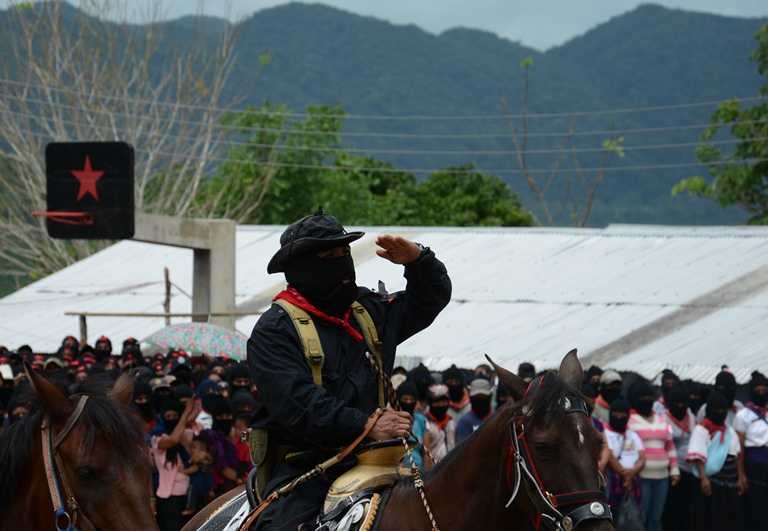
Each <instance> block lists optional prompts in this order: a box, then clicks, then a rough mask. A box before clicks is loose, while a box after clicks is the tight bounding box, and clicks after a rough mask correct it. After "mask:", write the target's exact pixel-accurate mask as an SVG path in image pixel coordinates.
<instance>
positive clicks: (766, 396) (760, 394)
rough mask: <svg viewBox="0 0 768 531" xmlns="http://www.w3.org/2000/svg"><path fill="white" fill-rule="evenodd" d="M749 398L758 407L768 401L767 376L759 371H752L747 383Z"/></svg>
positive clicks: (763, 405)
mask: <svg viewBox="0 0 768 531" xmlns="http://www.w3.org/2000/svg"><path fill="white" fill-rule="evenodd" d="M749 387H750V390H749V398H750V400H752V403H753V404H755V405H756V406H758V407H765V405H766V404H767V403H768V392H766V391H768V378H766V377H765V376H763V375H762V374H760V373H759V372H757V371H756V372H754V373H752V381H750V383H749Z"/></svg>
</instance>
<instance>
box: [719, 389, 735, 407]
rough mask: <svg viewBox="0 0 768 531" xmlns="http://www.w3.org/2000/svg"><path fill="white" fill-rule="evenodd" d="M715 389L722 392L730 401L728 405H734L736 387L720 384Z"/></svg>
mask: <svg viewBox="0 0 768 531" xmlns="http://www.w3.org/2000/svg"><path fill="white" fill-rule="evenodd" d="M715 390H716V391H718V392H720V393H722V395H723V396H724V397H725V399H726V400H727V401H728V407H731V406H733V401H734V400H735V399H736V388H735V387H731V386H730V385H729V386H725V385H718V386H717V387H715Z"/></svg>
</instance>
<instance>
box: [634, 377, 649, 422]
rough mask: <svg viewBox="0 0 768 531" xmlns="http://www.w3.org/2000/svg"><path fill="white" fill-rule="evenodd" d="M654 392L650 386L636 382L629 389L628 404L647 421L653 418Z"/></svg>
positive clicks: (639, 381) (643, 381)
mask: <svg viewBox="0 0 768 531" xmlns="http://www.w3.org/2000/svg"><path fill="white" fill-rule="evenodd" d="M653 402H654V392H653V387H651V384H649V383H648V382H646V381H645V380H637V381H636V382H635V383H633V384H632V385H631V386H630V388H629V403H630V404H631V405H632V409H634V410H635V411H636V412H637V413H638V414H639V415H641V416H642V417H645V418H646V419H649V418H651V417H653Z"/></svg>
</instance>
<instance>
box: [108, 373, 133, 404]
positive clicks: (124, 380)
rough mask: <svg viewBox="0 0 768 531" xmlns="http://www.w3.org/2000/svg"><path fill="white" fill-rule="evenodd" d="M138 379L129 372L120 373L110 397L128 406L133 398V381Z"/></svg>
mask: <svg viewBox="0 0 768 531" xmlns="http://www.w3.org/2000/svg"><path fill="white" fill-rule="evenodd" d="M135 380H136V379H135V378H134V377H133V376H131V375H130V374H128V373H127V372H125V373H123V374H121V375H120V378H118V379H117V381H116V382H115V386H114V387H113V388H112V391H110V393H109V398H111V399H112V400H114V401H115V402H119V403H120V404H122V405H124V406H126V407H128V406H129V405H131V400H133V383H134V381H135Z"/></svg>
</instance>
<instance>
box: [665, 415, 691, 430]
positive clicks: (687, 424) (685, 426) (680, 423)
mask: <svg viewBox="0 0 768 531" xmlns="http://www.w3.org/2000/svg"><path fill="white" fill-rule="evenodd" d="M690 417H691V414H690V412H688V411H686V412H685V416H684V417H683V419H682V420H678V419H677V418H676V417H675V416H674V415H673V414H672V413H670V412H669V411H667V420H669V421H670V422H671V423H672V424H674V425H675V426H677V427H678V428H680V429H681V430H683V431H684V432H685V433H691V419H690Z"/></svg>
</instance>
